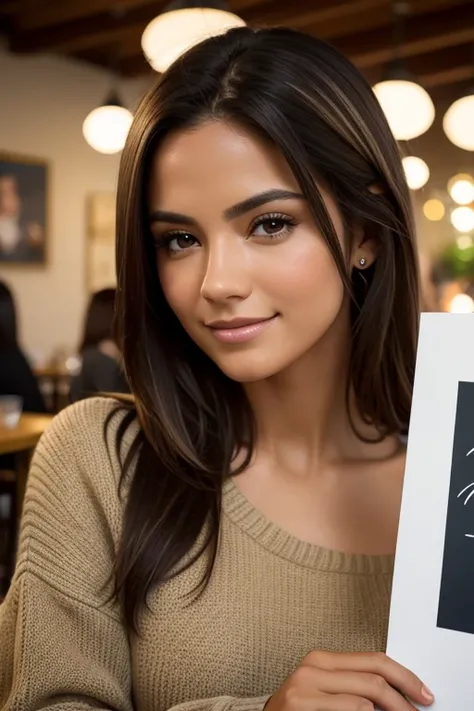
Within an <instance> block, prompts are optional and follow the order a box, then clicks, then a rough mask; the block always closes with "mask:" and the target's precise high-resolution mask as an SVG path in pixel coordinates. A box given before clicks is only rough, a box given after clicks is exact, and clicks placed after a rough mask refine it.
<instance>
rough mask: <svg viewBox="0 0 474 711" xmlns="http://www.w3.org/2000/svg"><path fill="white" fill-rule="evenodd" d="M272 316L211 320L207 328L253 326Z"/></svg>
mask: <svg viewBox="0 0 474 711" xmlns="http://www.w3.org/2000/svg"><path fill="white" fill-rule="evenodd" d="M272 318H274V316H267V317H266V318H233V319H230V320H229V321H211V323H207V324H206V326H207V327H208V328H212V329H217V330H226V331H229V330H231V329H233V328H243V327H245V326H254V325H255V324H257V323H265V321H270V320H271V319H272Z"/></svg>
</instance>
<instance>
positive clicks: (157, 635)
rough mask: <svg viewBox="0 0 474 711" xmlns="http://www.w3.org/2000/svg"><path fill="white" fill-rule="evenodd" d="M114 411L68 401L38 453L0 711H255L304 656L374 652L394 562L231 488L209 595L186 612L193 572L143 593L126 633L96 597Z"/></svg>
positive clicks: (2, 641) (114, 518) (4, 634)
mask: <svg viewBox="0 0 474 711" xmlns="http://www.w3.org/2000/svg"><path fill="white" fill-rule="evenodd" d="M111 407H113V404H112V403H111V401H108V400H105V399H102V398H96V399H93V400H86V401H83V402H80V403H78V404H77V405H74V406H73V407H71V408H69V409H68V410H66V411H64V412H63V413H61V414H60V415H59V416H58V417H57V418H56V420H55V421H54V423H53V425H52V426H51V428H50V429H49V431H48V432H47V434H46V435H45V436H44V437H43V439H42V441H41V443H40V445H39V446H38V448H37V451H36V455H35V457H34V461H33V464H32V468H31V473H30V481H29V486H28V491H27V495H26V501H25V511H24V518H23V524H22V533H21V543H20V552H19V562H18V567H17V570H16V574H15V577H14V581H13V585H12V588H11V590H10V592H9V594H8V597H7V599H6V601H5V602H4V604H3V605H1V606H0V709H1V710H2V711H33V709H35V710H36V709H43V710H44V709H49V710H52V709H54V711H85V710H87V709H98V708H99V709H107V710H112V709H113V710H115V711H132V709H134V710H135V711H164V710H165V709H171V708H174V709H179V711H195V710H196V711H260V709H262V707H263V705H264V703H265V701H266V699H267V698H268V695H269V694H271V693H272V692H273V691H275V690H276V689H277V688H278V686H279V685H280V684H281V683H282V682H283V681H284V680H285V678H286V677H287V676H288V674H290V673H291V672H292V671H293V670H294V669H295V668H296V667H297V665H298V664H299V662H300V661H301V659H302V657H303V656H304V655H305V654H307V653H308V652H309V651H310V650H311V649H313V648H319V649H326V650H342V651H350V650H361V651H362V650H381V649H383V648H384V644H385V634H386V627H387V615H388V605H389V596H390V584H391V574H392V559H391V558H389V557H388V556H387V557H368V556H353V555H348V554H344V553H338V552H331V551H328V550H324V549H321V548H318V547H316V546H313V545H310V544H307V543H303V542H301V541H298V540H296V539H295V538H293V537H291V536H290V535H288V534H287V533H285V532H284V531H282V530H281V529H279V528H278V527H277V526H276V525H274V524H272V523H270V522H269V521H268V520H265V518H264V517H263V516H262V515H261V514H260V513H259V512H258V511H256V510H255V509H254V508H253V507H252V506H251V505H250V503H249V502H248V501H247V500H246V499H245V498H244V496H243V495H242V494H241V493H240V492H239V490H238V489H237V488H236V486H235V484H234V483H232V482H228V483H227V485H226V486H225V490H224V495H223V520H222V530H221V546H220V553H219V556H218V560H217V564H216V568H215V571H214V574H213V577H212V579H211V583H210V585H209V587H208V588H207V590H206V592H205V593H204V595H203V596H202V597H201V598H200V599H199V600H198V601H197V602H195V603H194V604H193V605H191V606H186V600H185V594H186V593H187V592H188V591H190V590H191V589H192V588H193V587H194V586H195V584H196V582H197V581H198V580H199V579H200V577H201V571H202V568H201V566H202V563H198V564H196V565H195V566H194V567H193V568H192V569H190V570H189V571H187V572H185V573H182V574H181V575H180V576H179V577H178V578H177V579H175V580H173V581H172V582H170V583H168V584H167V585H166V586H165V587H164V588H163V589H161V590H160V591H159V592H157V593H156V594H154V595H153V596H152V598H151V600H150V610H149V611H148V612H146V613H144V614H143V618H142V622H141V625H142V633H141V637H140V638H139V639H136V638H133V637H129V636H128V635H127V632H126V630H125V629H124V627H123V625H122V623H121V618H120V612H119V609H118V608H117V605H116V604H115V603H114V602H113V601H111V602H107V598H108V594H109V592H110V588H108V589H107V588H105V589H104V583H106V581H107V579H108V577H109V574H110V571H111V568H112V562H113V559H114V551H115V550H116V546H117V541H118V539H119V536H120V530H121V526H122V515H123V502H122V501H120V500H119V498H118V495H117V479H118V476H119V467H118V465H117V461H115V460H114V459H113V458H112V461H110V460H109V457H108V454H107V447H106V443H105V442H104V439H103V423H104V420H105V418H106V416H107V414H108V412H109V411H110V409H111ZM121 417H122V415H121V414H118V415H117V416H116V417H115V419H114V427H116V426H117V424H118V422H119V421H120V418H121ZM113 429H114V428H111V430H110V437H111V439H112V438H113ZM132 436H133V432H132V431H130V432H129V435H128V438H127V437H126V438H125V441H124V447H125V448H126V447H127V446H128V443H129V441H130V438H131V437H132ZM110 450H111V451H112V452H113V451H114V448H113V446H112V447H110ZM150 475H152V473H150Z"/></svg>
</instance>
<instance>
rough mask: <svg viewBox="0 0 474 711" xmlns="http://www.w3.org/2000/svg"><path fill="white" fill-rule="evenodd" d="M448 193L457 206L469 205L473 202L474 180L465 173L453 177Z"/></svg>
mask: <svg viewBox="0 0 474 711" xmlns="http://www.w3.org/2000/svg"><path fill="white" fill-rule="evenodd" d="M473 130H474V129H473ZM448 192H449V194H450V195H451V198H452V199H453V200H454V202H456V203H457V204H458V205H470V204H471V202H474V179H473V178H472V176H470V175H468V174H467V173H461V174H459V175H455V176H454V177H453V178H451V180H450V181H449V183H448Z"/></svg>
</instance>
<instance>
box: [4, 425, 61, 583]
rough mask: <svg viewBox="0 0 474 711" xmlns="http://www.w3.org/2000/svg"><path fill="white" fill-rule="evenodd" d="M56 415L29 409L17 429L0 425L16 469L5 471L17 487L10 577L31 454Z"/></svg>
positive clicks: (5, 452) (9, 567) (9, 561)
mask: <svg viewBox="0 0 474 711" xmlns="http://www.w3.org/2000/svg"><path fill="white" fill-rule="evenodd" d="M52 419H53V416H52V415H34V414H29V413H25V414H23V415H22V416H21V418H20V421H19V423H18V425H17V426H16V427H14V428H13V429H8V428H6V427H2V426H0V455H4V454H7V455H12V456H13V458H14V471H13V472H4V476H2V478H3V479H5V477H6V479H5V480H6V481H11V483H12V487H14V494H13V504H14V509H13V510H14V514H13V520H12V523H11V533H10V538H11V544H10V551H9V554H8V559H9V560H8V561H7V576H8V579H10V578H11V575H12V574H13V570H14V566H15V555H16V544H17V536H18V522H19V520H20V517H21V512H22V509H23V500H24V498H25V489H26V483H27V480H28V470H29V467H30V460H31V455H32V453H33V450H34V448H35V447H36V445H37V444H38V440H39V439H40V437H41V435H42V434H43V432H44V431H45V429H46V428H47V427H48V425H49V424H50V422H51V420H52Z"/></svg>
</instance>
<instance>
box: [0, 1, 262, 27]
mask: <svg viewBox="0 0 474 711" xmlns="http://www.w3.org/2000/svg"><path fill="white" fill-rule="evenodd" d="M270 2H272V0H259V2H258V3H256V2H255V0H231V2H230V6H231V9H232V11H234V12H238V11H239V10H242V9H245V8H247V7H249V6H255V5H256V4H259V5H261V6H264V5H265V4H267V3H270ZM4 5H5V6H6V8H7V10H6V12H11V13H15V14H16V16H17V20H18V23H17V25H18V28H19V29H20V30H33V29H38V28H40V27H50V26H53V25H60V24H63V23H66V22H71V21H73V20H79V19H81V18H84V17H92V16H94V15H97V14H100V13H103V12H109V13H115V14H118V15H120V14H121V13H128V12H131V11H132V10H135V9H136V8H139V7H140V8H141V7H143V6H145V5H153V6H154V8H155V10H157V7H158V8H159V4H158V3H157V0H81V1H80V2H77V1H76V2H72V1H71V0H69V2H65V1H64V0H63V1H62V2H57V3H56V4H52V3H50V4H45V2H44V0H43V1H41V0H3V4H2V6H1V11H2V12H3V11H4ZM156 14H158V10H157V12H156Z"/></svg>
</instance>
